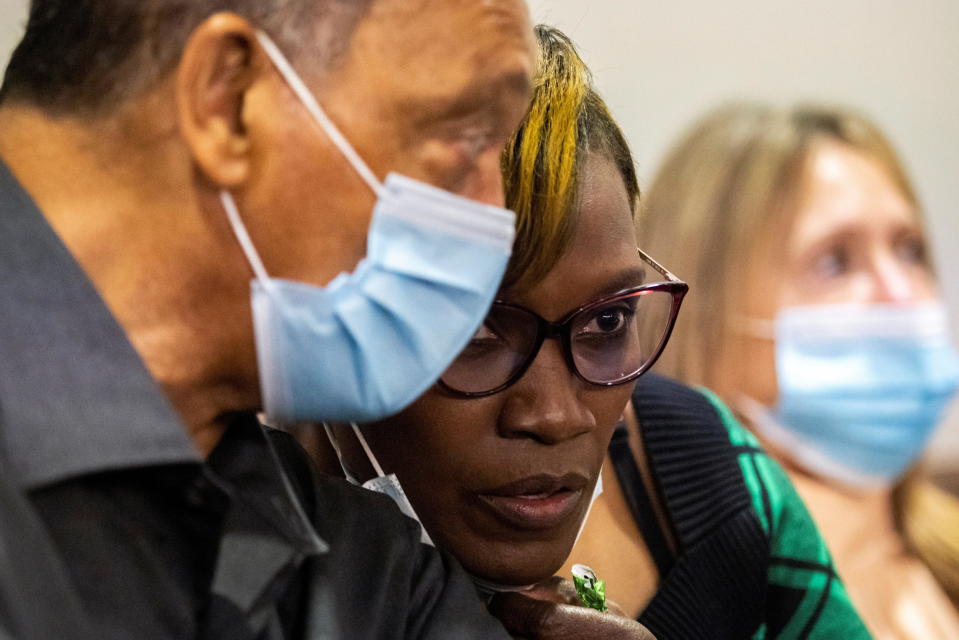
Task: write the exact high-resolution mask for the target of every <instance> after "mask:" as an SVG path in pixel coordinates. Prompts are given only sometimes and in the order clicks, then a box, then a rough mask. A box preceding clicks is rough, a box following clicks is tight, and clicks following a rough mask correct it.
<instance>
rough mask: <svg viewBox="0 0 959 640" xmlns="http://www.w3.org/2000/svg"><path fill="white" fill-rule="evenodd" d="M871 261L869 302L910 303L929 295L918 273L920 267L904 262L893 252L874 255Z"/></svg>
mask: <svg viewBox="0 0 959 640" xmlns="http://www.w3.org/2000/svg"><path fill="white" fill-rule="evenodd" d="M871 263H872V264H871V268H870V272H869V276H870V280H871V289H872V296H871V298H872V300H871V302H874V303H886V304H911V303H914V302H918V301H920V300H922V299H924V298H928V297H929V292H928V291H926V289H927V287H926V286H924V285H925V284H926V283H924V282H923V281H922V280H923V279H922V278H921V277H920V274H919V273H918V272H919V271H921V268H919V267H917V266H916V265H910V264H906V263H904V262H903V261H902V260H901V259H899V258H898V256H896V255H895V254H894V252H883V253H879V254H877V255H874V256H873V258H872V260H871Z"/></svg>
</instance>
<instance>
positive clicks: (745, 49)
mask: <svg viewBox="0 0 959 640" xmlns="http://www.w3.org/2000/svg"><path fill="white" fill-rule="evenodd" d="M530 5H531V9H532V12H533V16H534V19H535V20H537V21H541V22H548V23H550V24H554V25H556V26H558V27H560V28H562V29H563V30H564V31H566V32H567V33H568V34H569V35H570V36H571V37H572V38H573V39H574V40H575V41H576V42H577V43H578V45H579V47H580V49H581V52H582V53H583V55H584V57H585V58H586V60H587V62H588V63H589V64H590V66H591V67H592V69H593V72H594V73H595V75H596V80H597V83H598V85H599V87H600V89H601V90H602V92H603V93H604V95H605V97H606V98H607V100H608V102H609V104H610V106H611V107H612V109H613V112H614V114H615V115H616V116H617V117H618V119H619V120H620V122H621V123H622V125H623V127H624V129H625V130H626V133H627V135H628V136H629V138H630V141H631V142H632V145H633V148H634V150H635V152H636V156H637V159H638V162H639V169H640V176H641V179H642V180H643V182H644V183H647V184H648V181H649V180H650V178H651V176H652V173H653V171H654V169H655V166H656V163H657V161H658V160H659V158H660V157H661V156H662V154H663V152H664V150H665V148H666V147H667V145H668V144H670V142H671V141H672V140H673V139H674V137H675V136H676V135H677V134H678V133H679V132H680V131H681V130H682V129H683V128H684V127H685V126H686V125H687V124H688V123H689V122H690V121H691V120H692V119H693V118H695V117H697V116H698V115H699V114H700V113H702V112H703V111H705V110H706V109H708V108H711V107H712V106H714V105H716V104H717V103H719V102H721V101H723V100H726V99H730V98H749V97H758V98H765V99H772V100H777V101H793V100H798V99H824V100H832V101H841V102H846V103H849V104H852V105H854V106H857V107H859V108H861V109H863V110H865V111H866V112H867V113H868V114H870V115H872V116H873V117H874V118H875V119H876V120H877V121H878V122H879V123H880V125H881V126H882V127H883V128H884V129H885V130H886V131H887V133H888V134H889V135H890V137H891V138H892V139H893V141H894V142H895V143H896V144H897V146H898V147H899V149H900V151H901V152H902V155H903V156H904V159H905V161H906V164H907V166H908V168H909V169H910V172H911V174H912V176H913V178H914V180H915V182H916V185H917V188H918V191H919V194H920V196H921V198H922V200H923V202H924V204H925V206H926V209H927V215H928V217H929V223H930V226H931V229H932V235H933V245H934V251H935V254H936V257H937V260H938V264H939V269H940V273H941V277H942V280H943V283H944V288H945V295H946V298H947V301H948V302H949V304H950V306H951V309H952V310H953V317H954V318H956V336H957V339H959V251H957V249H959V215H957V214H956V205H957V202H959V0H910V1H909V2H906V1H905V0H803V1H802V2H796V0H726V1H725V2H717V1H715V0H670V1H669V2H662V1H659V0H639V1H637V0H591V1H589V0H531V2H530ZM26 6H27V2H26V0H0V64H3V62H4V61H5V60H6V56H7V52H8V51H9V50H10V49H11V48H12V47H13V45H14V43H15V42H16V40H17V38H18V37H19V33H20V29H21V27H22V24H23V21H24V16H25V13H26ZM52 46H55V43H52ZM933 452H934V454H933V458H934V462H936V463H937V464H939V465H942V464H948V463H949V462H950V461H952V465H955V466H959V407H956V410H955V411H954V412H953V416H952V417H951V418H950V419H949V420H948V421H947V426H946V427H945V428H944V429H942V430H941V432H940V435H939V440H938V441H937V445H936V446H934V447H933Z"/></svg>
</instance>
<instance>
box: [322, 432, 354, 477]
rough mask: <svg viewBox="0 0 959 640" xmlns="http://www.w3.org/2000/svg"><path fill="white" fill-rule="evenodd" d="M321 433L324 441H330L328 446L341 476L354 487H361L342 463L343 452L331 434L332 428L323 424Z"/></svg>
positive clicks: (333, 434) (334, 435) (334, 436)
mask: <svg viewBox="0 0 959 640" xmlns="http://www.w3.org/2000/svg"><path fill="white" fill-rule="evenodd" d="M323 431H325V432H326V439H327V440H329V441H330V446H332V447H333V451H334V452H335V453H336V459H337V461H338V462H339V463H340V469H342V470H343V475H344V477H346V481H347V482H349V483H350V484H354V485H356V486H360V485H362V484H363V483H362V482H360V481H359V480H357V479H356V476H354V475H353V474H352V473H350V470H349V469H347V467H346V463H345V462H344V461H343V452H342V450H341V449H340V443H339V441H338V440H337V438H336V434H335V433H333V427H331V426H330V425H329V424H327V423H326V422H324V423H323Z"/></svg>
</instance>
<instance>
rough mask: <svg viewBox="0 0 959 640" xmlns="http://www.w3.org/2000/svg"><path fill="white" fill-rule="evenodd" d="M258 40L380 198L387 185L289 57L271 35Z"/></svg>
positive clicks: (310, 110) (318, 121) (260, 35)
mask: <svg viewBox="0 0 959 640" xmlns="http://www.w3.org/2000/svg"><path fill="white" fill-rule="evenodd" d="M256 39H257V41H258V42H259V43H260V46H261V47H263V51H264V52H266V55H267V57H268V58H269V59H270V61H271V62H272V63H273V66H274V67H276V70H277V71H278V72H279V73H280V75H281V76H282V77H283V80H285V81H286V84H287V85H288V86H289V87H290V89H291V90H292V91H293V93H294V94H296V97H298V98H299V99H300V102H302V103H303V106H304V107H306V110H307V111H309V112H310V115H311V116H313V119H314V120H315V121H316V123H317V124H318V125H320V128H321V129H323V131H324V132H325V133H326V135H328V136H329V138H330V140H331V141H332V142H333V144H334V145H336V148H337V149H339V150H340V153H342V154H343V156H344V157H345V158H346V159H347V160H348V161H349V163H350V164H351V165H353V168H354V169H355V170H356V172H357V173H358V174H360V177H361V178H363V180H364V181H365V182H366V184H367V185H369V187H370V189H372V190H373V193H375V194H376V195H377V196H380V195H382V193H383V185H382V184H381V183H380V181H379V179H378V178H377V177H376V174H375V173H373V171H372V170H371V169H370V167H369V165H367V164H366V163H365V162H364V161H363V158H361V157H360V155H359V154H358V153H357V152H356V149H354V148H353V145H351V144H350V143H349V141H348V140H347V139H346V138H345V137H344V136H343V134H342V133H340V130H339V129H338V128H337V127H336V125H335V124H333V121H332V120H330V118H329V116H327V115H326V112H325V111H323V108H322V107H321V106H320V103H319V102H317V101H316V98H315V97H313V93H312V92H310V90H309V89H308V88H307V87H306V85H305V84H303V80H301V79H300V76H299V75H298V74H297V73H296V71H295V70H294V69H293V65H291V64H290V62H289V61H288V60H287V59H286V56H284V55H283V52H282V51H280V49H279V47H277V46H276V44H274V43H273V41H272V40H271V39H270V36H268V35H266V33H264V32H262V31H257V32H256Z"/></svg>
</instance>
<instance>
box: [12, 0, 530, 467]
mask: <svg viewBox="0 0 959 640" xmlns="http://www.w3.org/2000/svg"><path fill="white" fill-rule="evenodd" d="M286 53H287V55H288V56H289V57H290V58H292V59H294V60H295V61H296V62H295V64H296V66H297V69H298V71H299V72H300V74H301V75H302V76H303V78H304V80H305V81H306V83H307V85H308V86H310V88H311V90H312V91H313V92H314V94H315V95H316V96H317V97H318V100H319V101H320V103H321V104H323V105H324V107H325V108H326V109H327V110H328V113H329V116H330V118H331V119H332V120H333V121H334V122H336V123H337V124H338V125H339V127H340V128H341V130H342V132H343V133H344V135H345V136H346V137H347V139H349V140H350V141H351V142H352V143H353V145H354V146H355V148H356V150H357V151H358V152H359V154H360V156H361V157H363V158H364V159H365V160H366V161H367V162H368V164H369V165H370V166H371V167H372V169H373V171H374V172H375V173H376V174H377V175H378V176H380V177H381V178H382V177H385V176H386V174H387V173H388V172H390V171H397V172H401V173H404V174H406V175H409V176H411V177H414V178H418V179H421V180H424V181H426V182H429V183H432V184H435V185H438V186H440V187H444V188H447V189H451V190H453V191H456V192H457V193H460V194H462V195H465V196H468V197H471V198H474V199H477V200H482V201H484V202H490V203H496V204H499V203H501V201H502V193H501V192H502V189H501V182H500V173H499V152H500V149H501V148H502V146H503V144H504V143H505V139H506V137H507V135H508V134H509V133H510V132H511V130H512V129H513V128H514V127H515V126H516V124H517V123H518V121H519V119H520V117H521V116H522V114H523V112H524V109H525V108H526V104H527V100H528V92H529V74H530V71H531V68H532V63H533V53H532V42H531V34H530V24H529V21H528V16H527V13H526V8H525V5H524V3H523V2H521V0H488V1H486V2H481V3H477V2H472V1H467V0H455V1H450V0H419V1H417V2H408V1H407V0H377V2H375V3H374V5H373V6H372V8H371V9H370V11H369V13H368V15H366V17H365V18H364V19H363V20H362V21H361V22H360V23H359V25H358V27H357V30H356V32H355V34H354V39H353V42H352V44H351V46H350V48H349V50H348V51H347V52H346V53H345V54H344V56H343V57H342V59H340V60H339V61H338V63H337V65H336V66H334V67H333V68H331V69H328V70H326V69H320V68H318V66H317V65H316V64H315V63H311V62H310V57H309V56H308V55H305V54H306V53H308V51H290V52H286ZM37 140H42V141H43V144H42V145H38V144H36V141H37ZM0 156H2V157H3V159H4V161H5V162H6V163H7V164H8V166H10V167H11V169H12V170H13V172H14V174H15V175H16V176H17V177H18V179H19V180H20V181H21V183H22V184H23V185H24V187H25V188H26V189H27V191H28V192H29V193H30V194H31V196H32V197H33V198H34V199H35V201H36V202H37V204H38V205H39V206H40V208H41V210H43V212H44V214H45V215H46V217H47V219H48V221H49V222H50V224H51V225H52V226H53V228H54V229H55V230H56V232H57V233H58V234H59V235H60V237H61V238H62V239H63V241H64V242H65V244H66V245H67V247H68V248H69V249H70V251H71V252H72V253H73V255H74V256H75V257H76V259H77V260H78V261H79V263H80V265H81V266H82V267H83V268H84V269H85V271H86V272H87V274H88V276H89V277H90V278H91V279H92V280H93V282H94V284H95V285H96V286H97V288H98V289H99V291H100V293H101V295H102V296H103V298H104V299H105V300H106V302H107V304H108V306H109V307H110V309H111V311H112V312H113V314H114V315H115V316H116V318H117V319H118V320H119V322H120V324H121V326H122V327H123V329H124V330H125V331H126V333H127V335H128V336H129V338H130V340H131V342H132V343H133V345H134V347H135V348H136V349H137V351H138V352H139V354H140V355H141V357H142V358H143V360H144V361H145V363H146V365H147V367H148V369H149V370H150V372H151V373H152V374H153V376H154V377H155V378H156V379H157V380H158V381H159V382H160V384H161V385H162V386H163V388H164V390H165V391H166V393H167V395H168V397H169V398H170V400H171V401H172V402H173V405H174V407H175V408H176V409H177V411H178V412H179V414H180V415H181V417H182V418H183V421H184V423H185V425H186V426H187V428H188V430H189V432H190V435H191V436H192V438H193V440H194V442H195V443H196V445H197V447H198V448H199V449H200V450H201V451H202V452H203V453H207V452H209V451H210V450H211V449H212V448H213V446H215V444H216V442H217V441H218V440H219V438H220V437H221V435H222V433H223V429H224V424H225V422H226V419H227V418H228V416H229V414H230V413H231V412H235V411H248V410H257V409H259V407H260V397H259V381H258V376H257V369H256V361H255V352H254V342H253V329H252V321H251V315H250V308H249V281H250V278H251V271H250V268H249V266H248V264H247V263H246V260H245V259H244V257H243V255H242V253H241V251H240V248H239V245H238V244H237V241H236V239H235V238H234V236H233V234H232V232H231V230H230V229H229V226H228V224H227V221H226V217H225V214H224V212H223V210H222V208H221V206H220V203H219V200H218V197H217V194H218V192H219V191H220V190H221V189H229V190H230V191H232V193H233V195H234V196H235V199H236V202H237V204H238V207H239V210H240V213H241V216H242V217H243V219H244V222H245V223H246V225H247V228H248V230H249V233H250V236H251V238H252V240H253V243H254V245H255V246H256V248H257V249H258V251H259V253H260V255H261V257H262V259H263V261H264V263H265V266H266V269H267V271H268V272H269V273H270V275H273V276H278V277H283V278H288V279H292V280H300V281H304V282H309V283H315V284H324V283H326V282H328V281H329V280H331V279H332V278H333V277H334V276H336V275H337V274H338V273H339V272H341V271H344V270H350V269H352V268H353V267H354V266H355V264H356V263H357V262H358V261H359V260H360V259H361V258H362V256H363V254H364V253H365V242H366V232H367V226H368V224H369V217H370V212H371V208H372V205H373V203H374V196H373V194H372V193H371V191H370V190H369V188H368V187H367V186H366V185H365V184H364V183H363V182H362V181H361V180H360V179H359V177H358V176H357V175H356V174H355V173H354V171H353V170H352V168H351V167H350V166H349V165H348V164H347V162H346V161H345V160H344V159H343V158H342V156H341V155H340V153H339V152H338V151H337V150H336V149H335V148H334V147H333V146H332V144H331V143H330V142H329V141H328V140H327V138H326V137H325V135H324V134H323V133H322V132H321V131H320V130H319V129H318V128H317V127H316V126H315V125H314V124H313V122H312V120H311V119H310V117H309V115H308V114H307V112H306V110H305V109H304V108H303V107H302V105H301V104H300V103H299V102H298V100H297V99H296V98H295V96H294V95H293V93H292V92H291V91H290V90H289V89H288V88H287V87H286V85H285V84H284V82H283V80H282V79H281V77H280V76H279V75H278V73H277V72H276V71H275V69H274V68H273V66H272V65H271V64H270V62H269V60H268V59H267V57H266V55H265V54H264V53H263V52H262V50H261V49H260V48H259V46H258V44H257V43H256V41H255V38H254V27H253V25H251V24H249V23H248V22H246V21H245V20H243V19H242V18H240V17H238V16H236V15H233V14H217V15H215V16H212V17H211V18H209V19H208V20H207V21H205V22H204V23H203V24H201V25H200V26H199V27H198V28H197V29H196V30H195V31H194V33H193V34H192V36H191V38H190V39H189V41H188V43H187V45H186V46H185V48H184V51H183V54H182V56H181V59H180V62H179V65H178V67H177V68H176V70H175V71H174V72H172V73H171V74H169V75H168V77H166V78H165V79H163V80H162V81H161V82H160V83H159V84H158V85H157V86H155V87H154V88H152V90H150V91H148V92H147V93H146V94H145V95H142V96H139V97H137V98H135V99H132V100H131V101H130V102H128V103H126V104H124V105H122V106H121V107H119V108H118V109H117V110H115V111H114V112H112V113H109V114H107V115H105V116H102V117H98V119H96V120H91V119H81V118H70V117H64V118H57V119H54V118H51V117H49V116H47V115H46V114H44V113H43V112H42V111H40V110H38V109H35V108H30V107H25V106H16V105H8V106H5V107H4V108H2V109H0Z"/></svg>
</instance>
